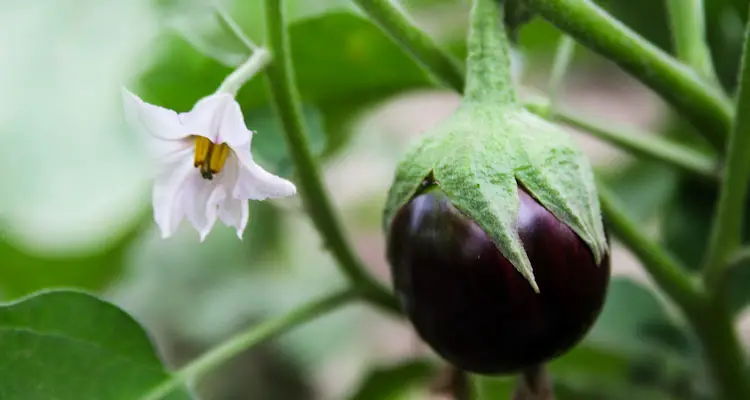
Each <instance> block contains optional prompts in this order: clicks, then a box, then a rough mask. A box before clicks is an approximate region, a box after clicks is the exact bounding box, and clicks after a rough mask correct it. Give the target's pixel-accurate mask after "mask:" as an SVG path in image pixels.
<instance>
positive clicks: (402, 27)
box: [353, 0, 464, 92]
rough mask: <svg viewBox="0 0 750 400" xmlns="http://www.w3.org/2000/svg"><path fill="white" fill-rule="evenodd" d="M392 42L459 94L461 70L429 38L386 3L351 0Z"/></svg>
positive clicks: (462, 81)
mask: <svg viewBox="0 0 750 400" xmlns="http://www.w3.org/2000/svg"><path fill="white" fill-rule="evenodd" d="M353 1H354V3H356V4H357V5H358V6H359V7H360V8H362V10H363V11H364V12H365V14H367V15H368V16H369V17H370V18H371V19H372V20H373V21H375V23H377V24H378V25H379V26H380V28H381V29H382V30H383V31H385V33H386V34H388V35H389V36H390V37H391V38H392V39H393V40H394V41H395V42H396V43H398V44H399V45H401V47H402V48H403V49H405V50H406V51H407V52H408V53H410V54H411V55H412V57H414V59H415V60H417V62H419V63H420V64H421V65H422V67H424V68H425V69H426V70H427V71H428V72H429V73H430V74H431V75H432V76H433V77H434V78H435V79H437V80H438V81H439V82H440V83H442V84H443V85H446V86H448V87H450V88H453V89H455V90H457V91H459V92H460V91H461V90H462V89H463V86H464V71H463V70H462V69H461V65H460V64H459V63H458V62H457V61H456V60H455V59H454V58H453V57H451V55H450V54H448V53H447V52H446V51H444V50H443V49H441V48H440V47H439V46H438V45H437V44H436V43H435V42H434V41H433V40H432V38H431V37H430V36H429V35H428V34H426V33H425V32H423V31H421V30H420V29H419V28H417V27H416V25H414V23H413V22H412V21H410V20H409V18H408V17H407V16H406V14H404V13H403V12H402V11H401V10H399V9H398V8H396V6H395V5H394V4H393V2H391V1H390V0H353Z"/></svg>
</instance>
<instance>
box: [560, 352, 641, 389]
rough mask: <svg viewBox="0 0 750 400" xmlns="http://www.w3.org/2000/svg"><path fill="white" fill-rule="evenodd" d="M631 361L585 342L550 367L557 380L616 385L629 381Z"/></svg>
mask: <svg viewBox="0 0 750 400" xmlns="http://www.w3.org/2000/svg"><path fill="white" fill-rule="evenodd" d="M629 361H630V360H629V359H628V358H626V357H623V356H622V355H619V354H616V353H615V352H608V351H606V350H603V349H600V348H595V347H593V346H590V345H588V344H587V343H586V342H584V343H582V344H581V345H579V346H576V347H575V348H573V350H571V351H569V352H568V353H566V354H565V355H563V356H562V357H559V358H557V359H555V360H553V361H551V362H550V363H549V365H548V367H549V372H550V373H551V374H552V375H553V376H555V378H556V379H561V380H564V381H566V382H579V381H591V380H595V381H597V382H601V383H603V384H614V383H621V382H623V381H624V380H626V379H627V374H628V371H629V368H630V367H629Z"/></svg>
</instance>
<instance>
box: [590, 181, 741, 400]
mask: <svg viewBox="0 0 750 400" xmlns="http://www.w3.org/2000/svg"><path fill="white" fill-rule="evenodd" d="M599 199H600V200H601V205H602V212H603V214H604V217H605V219H606V221H607V222H608V224H609V226H610V228H611V229H612V230H613V231H614V234H615V235H616V236H617V237H618V238H619V239H620V240H622V241H623V243H625V245H626V246H627V247H628V248H629V249H630V250H631V251H632V252H633V253H634V254H635V255H636V256H637V257H638V259H639V260H640V261H641V262H642V263H643V266H644V267H645V269H646V271H647V272H648V273H649V275H650V276H651V277H652V278H653V279H654V281H655V282H656V284H657V285H658V286H659V288H661V289H662V290H664V292H665V293H666V294H667V295H668V296H669V297H670V298H671V299H672V300H673V301H674V302H675V303H676V304H677V306H678V307H679V309H680V311H682V313H683V314H684V315H685V318H686V319H687V321H688V322H689V323H690V325H691V326H692V328H693V329H694V330H695V332H696V334H697V336H698V339H699V340H700V342H701V345H702V347H703V352H704V354H705V358H706V362H707V364H708V366H709V369H710V370H711V374H712V377H713V379H714V382H715V384H716V388H717V391H718V392H719V393H720V398H722V399H725V400H734V399H750V386H749V385H748V380H747V379H746V377H747V369H746V366H745V361H744V356H743V355H744V352H743V350H742V346H741V345H740V343H739V340H738V338H737V334H736V332H735V331H734V324H733V321H732V318H731V315H730V314H729V312H728V311H727V309H726V307H725V306H724V303H723V302H722V301H721V299H719V298H715V297H714V298H712V297H710V296H709V295H708V293H707V292H706V291H705V290H704V289H703V286H701V285H699V283H698V282H696V281H694V280H692V279H691V277H690V276H688V275H687V274H686V273H685V268H684V267H683V266H681V265H680V264H679V263H678V262H677V261H676V260H675V259H674V258H672V256H670V255H669V254H667V253H666V252H665V251H664V250H663V249H662V247H661V246H659V245H658V244H657V243H655V242H653V241H651V240H650V239H648V236H647V235H646V234H645V232H642V231H641V230H640V229H639V228H638V224H637V223H636V222H634V221H633V220H631V219H630V218H629V217H628V216H627V215H625V213H624V212H623V211H622V210H623V208H622V207H621V206H619V205H618V204H616V199H615V197H614V195H613V194H612V193H611V192H610V191H609V189H608V188H607V187H606V185H604V184H601V183H600V184H599Z"/></svg>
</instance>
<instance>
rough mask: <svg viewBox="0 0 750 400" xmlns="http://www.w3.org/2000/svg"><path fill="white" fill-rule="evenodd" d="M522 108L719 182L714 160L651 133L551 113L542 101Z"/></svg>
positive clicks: (565, 112) (529, 102) (564, 112)
mask: <svg viewBox="0 0 750 400" xmlns="http://www.w3.org/2000/svg"><path fill="white" fill-rule="evenodd" d="M524 105H525V106H526V108H527V109H528V110H529V111H531V112H533V113H535V114H537V115H539V116H540V117H542V118H545V119H547V120H549V121H557V122H562V123H564V124H566V125H569V126H571V127H574V128H576V129H579V130H581V131H583V132H586V133H589V134H591V135H593V136H595V137H597V138H599V139H601V140H604V141H606V142H608V143H610V144H612V145H614V146H616V147H617V148H619V149H622V150H625V151H627V152H630V153H631V154H633V155H635V156H640V157H643V158H646V159H651V160H654V161H658V162H661V163H664V164H667V165H670V166H673V167H676V168H679V169H681V170H683V171H685V172H687V173H688V174H690V175H693V176H697V177H700V178H703V179H705V180H708V181H717V180H718V179H719V163H718V160H717V159H716V157H713V156H710V155H707V154H705V153H703V152H700V151H697V150H694V149H691V148H690V147H687V146H685V145H682V144H679V143H675V142H672V141H669V140H666V139H663V138H661V137H659V136H656V135H655V134H653V133H645V132H634V131H632V130H631V129H627V128H622V127H618V126H616V125H613V124H611V123H607V122H604V121H597V120H595V119H592V118H590V117H587V116H582V115H579V114H578V113H576V112H573V111H570V110H565V109H560V110H555V111H554V113H553V111H552V110H550V105H549V101H547V100H546V99H542V98H531V99H527V100H526V101H525V102H524Z"/></svg>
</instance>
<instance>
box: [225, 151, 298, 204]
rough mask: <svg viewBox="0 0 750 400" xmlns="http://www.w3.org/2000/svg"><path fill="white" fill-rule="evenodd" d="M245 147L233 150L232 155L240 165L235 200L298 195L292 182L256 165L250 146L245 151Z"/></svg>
mask: <svg viewBox="0 0 750 400" xmlns="http://www.w3.org/2000/svg"><path fill="white" fill-rule="evenodd" d="M243 147H245V146H243ZM243 147H240V148H232V150H233V151H232V154H233V155H235V156H236V157H237V159H238V160H239V163H240V168H239V175H238V177H237V183H236V184H235V186H234V191H233V192H232V196H233V197H234V198H237V199H249V200H265V199H268V198H271V199H274V198H280V197H287V196H292V195H294V194H295V193H297V188H296V187H295V186H294V184H293V183H292V182H289V181H288V180H286V179H284V178H280V177H278V176H276V175H273V174H271V173H270V172H268V171H266V170H264V169H263V168H261V166H260V165H258V164H256V163H255V161H253V156H252V154H250V146H246V147H245V148H244V149H243Z"/></svg>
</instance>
